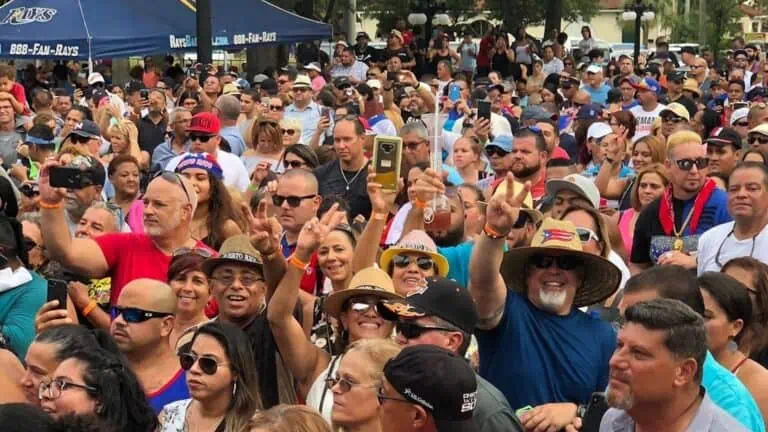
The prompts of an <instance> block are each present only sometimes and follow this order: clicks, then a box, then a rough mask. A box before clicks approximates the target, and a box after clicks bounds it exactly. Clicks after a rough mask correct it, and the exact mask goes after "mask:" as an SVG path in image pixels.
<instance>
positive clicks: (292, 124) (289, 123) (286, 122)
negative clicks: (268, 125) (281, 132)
mask: <svg viewBox="0 0 768 432" xmlns="http://www.w3.org/2000/svg"><path fill="white" fill-rule="evenodd" d="M280 127H282V128H284V129H294V130H295V131H296V133H297V134H299V135H301V122H299V121H298V120H296V119H294V118H284V119H282V120H280Z"/></svg>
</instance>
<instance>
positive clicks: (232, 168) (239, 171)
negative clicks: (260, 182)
mask: <svg viewBox="0 0 768 432" xmlns="http://www.w3.org/2000/svg"><path fill="white" fill-rule="evenodd" d="M188 154H189V153H184V154H180V155H178V156H176V157H175V158H173V159H171V160H170V162H168V165H166V166H165V169H166V170H168V171H174V170H175V169H176V165H178V164H179V162H181V160H182V159H184V156H186V155H188ZM216 161H217V162H218V163H219V165H221V170H222V171H224V186H226V187H232V188H235V189H237V190H239V191H240V192H245V190H246V189H248V185H249V184H251V180H250V179H249V178H248V171H247V170H246V169H245V165H243V161H241V160H240V158H239V157H237V156H235V155H233V154H232V153H229V152H225V151H224V150H219V151H218V152H216Z"/></svg>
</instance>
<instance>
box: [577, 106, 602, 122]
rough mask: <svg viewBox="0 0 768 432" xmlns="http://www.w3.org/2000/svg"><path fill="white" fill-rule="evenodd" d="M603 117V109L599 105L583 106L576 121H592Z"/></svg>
mask: <svg viewBox="0 0 768 432" xmlns="http://www.w3.org/2000/svg"><path fill="white" fill-rule="evenodd" d="M601 115H603V108H602V107H601V106H600V105H598V104H586V105H583V106H582V107H581V108H579V110H578V111H577V112H576V120H591V119H596V118H598V117H600V116H601Z"/></svg>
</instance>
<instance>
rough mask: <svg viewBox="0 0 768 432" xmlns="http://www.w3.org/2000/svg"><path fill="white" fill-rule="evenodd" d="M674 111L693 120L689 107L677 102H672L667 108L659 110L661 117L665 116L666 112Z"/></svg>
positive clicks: (686, 118)
mask: <svg viewBox="0 0 768 432" xmlns="http://www.w3.org/2000/svg"><path fill="white" fill-rule="evenodd" d="M668 113H672V114H674V115H676V116H678V117H682V118H684V119H685V120H686V121H691V114H690V113H689V112H688V108H686V107H684V106H683V105H682V104H679V103H677V102H672V103H671V104H669V105H667V107H666V108H664V109H663V110H661V112H659V117H663V116H664V114H668Z"/></svg>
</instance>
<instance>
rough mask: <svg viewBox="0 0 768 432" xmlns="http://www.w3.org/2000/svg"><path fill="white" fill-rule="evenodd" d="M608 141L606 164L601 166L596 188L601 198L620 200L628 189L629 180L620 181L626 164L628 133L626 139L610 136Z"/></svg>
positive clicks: (596, 179)
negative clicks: (623, 166) (625, 189)
mask: <svg viewBox="0 0 768 432" xmlns="http://www.w3.org/2000/svg"><path fill="white" fill-rule="evenodd" d="M605 140H608V142H607V143H605V144H606V145H607V149H606V153H607V155H606V158H605V162H604V163H603V164H602V165H601V166H600V171H599V172H598V173H597V178H595V186H597V190H598V191H599V192H600V195H601V196H604V197H606V198H608V199H618V198H620V197H621V194H622V193H623V192H624V188H626V187H627V180H624V179H620V178H618V177H619V172H620V171H621V164H622V163H623V162H624V156H625V150H624V149H626V144H625V142H626V132H625V136H624V137H619V136H616V135H610V136H607V137H605Z"/></svg>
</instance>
